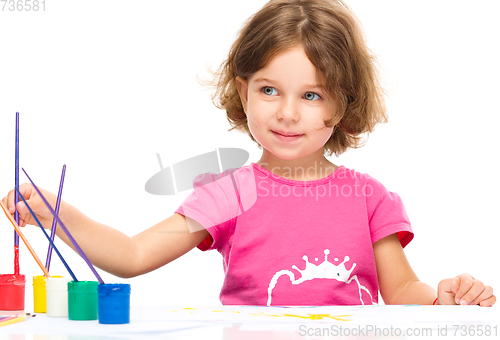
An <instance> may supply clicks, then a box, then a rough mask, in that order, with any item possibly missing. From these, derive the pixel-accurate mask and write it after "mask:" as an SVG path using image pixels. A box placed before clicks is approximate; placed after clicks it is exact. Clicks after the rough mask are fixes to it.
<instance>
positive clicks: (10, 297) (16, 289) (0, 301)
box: [0, 274, 26, 310]
mask: <svg viewBox="0 0 500 340" xmlns="http://www.w3.org/2000/svg"><path fill="white" fill-rule="evenodd" d="M25 285H26V278H25V277H24V275H22V274H17V275H16V274H1V275H0V310H24V295H25V290H24V288H25Z"/></svg>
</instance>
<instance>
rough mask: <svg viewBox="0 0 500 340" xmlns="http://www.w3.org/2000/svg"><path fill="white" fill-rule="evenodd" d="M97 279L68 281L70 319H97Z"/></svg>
mask: <svg viewBox="0 0 500 340" xmlns="http://www.w3.org/2000/svg"><path fill="white" fill-rule="evenodd" d="M97 285H98V283H97V281H78V282H75V281H70V282H68V319H69V320H97V310H98V298H97Z"/></svg>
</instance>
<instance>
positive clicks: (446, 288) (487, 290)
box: [436, 274, 496, 307]
mask: <svg viewBox="0 0 500 340" xmlns="http://www.w3.org/2000/svg"><path fill="white" fill-rule="evenodd" d="M495 301H496V297H495V295H493V288H491V287H490V286H485V285H484V284H483V283H482V282H481V281H479V280H477V279H475V278H473V277H472V276H471V275H469V274H461V275H458V276H455V277H454V278H452V279H445V280H442V281H441V282H439V285H438V300H437V302H436V304H437V305H455V304H457V305H480V306H481V307H490V306H492V305H493V304H494V303H495Z"/></svg>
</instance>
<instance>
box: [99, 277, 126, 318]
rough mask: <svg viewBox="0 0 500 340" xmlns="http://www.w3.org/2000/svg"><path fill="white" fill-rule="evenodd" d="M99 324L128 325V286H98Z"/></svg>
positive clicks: (110, 284)
mask: <svg viewBox="0 0 500 340" xmlns="http://www.w3.org/2000/svg"><path fill="white" fill-rule="evenodd" d="M97 291H98V295H99V313H98V314H99V323H103V324H123V323H130V285H129V284H127V283H106V284H100V285H99V286H98V288H97Z"/></svg>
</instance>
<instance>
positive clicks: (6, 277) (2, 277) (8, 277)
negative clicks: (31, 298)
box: [0, 274, 26, 285]
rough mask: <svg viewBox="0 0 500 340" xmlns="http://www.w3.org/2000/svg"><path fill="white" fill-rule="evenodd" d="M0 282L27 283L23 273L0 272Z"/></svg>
mask: <svg viewBox="0 0 500 340" xmlns="http://www.w3.org/2000/svg"><path fill="white" fill-rule="evenodd" d="M0 284H14V285H24V284H26V277H25V276H24V275H23V274H0Z"/></svg>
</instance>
